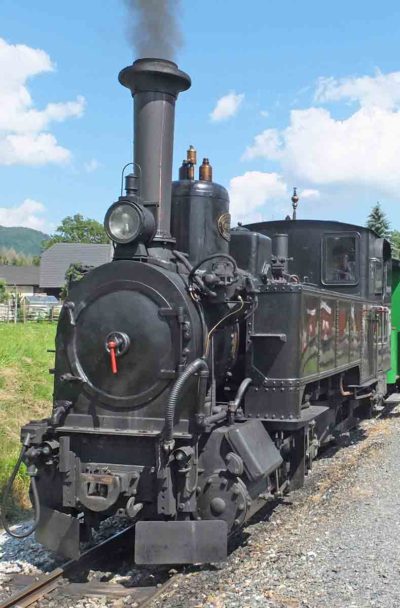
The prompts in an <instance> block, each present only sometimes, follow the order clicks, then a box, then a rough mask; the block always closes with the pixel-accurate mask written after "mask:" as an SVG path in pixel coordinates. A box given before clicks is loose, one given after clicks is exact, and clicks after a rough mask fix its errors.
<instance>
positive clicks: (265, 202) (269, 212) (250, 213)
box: [229, 171, 290, 222]
mask: <svg viewBox="0 0 400 608" xmlns="http://www.w3.org/2000/svg"><path fill="white" fill-rule="evenodd" d="M229 195H230V210H231V214H232V217H233V219H234V220H235V221H244V222H256V221H260V220H262V219H266V218H268V219H271V217H273V216H275V215H276V214H279V218H283V217H284V213H285V211H287V209H288V208H289V205H290V202H289V198H288V196H289V195H288V189H287V186H286V184H285V182H284V181H283V179H282V176H280V175H278V174H277V173H264V172H262V171H247V172H246V173H244V174H243V175H239V176H237V177H234V178H233V179H231V181H230V184H229Z"/></svg>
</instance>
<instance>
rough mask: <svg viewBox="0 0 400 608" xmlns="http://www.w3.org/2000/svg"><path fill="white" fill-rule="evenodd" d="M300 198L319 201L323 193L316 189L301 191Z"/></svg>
mask: <svg viewBox="0 0 400 608" xmlns="http://www.w3.org/2000/svg"><path fill="white" fill-rule="evenodd" d="M299 196H300V198H301V199H317V198H320V196H321V193H320V191H319V190H315V189H314V188H305V189H304V190H301V192H300V193H299Z"/></svg>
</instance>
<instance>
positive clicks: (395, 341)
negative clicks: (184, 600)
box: [387, 259, 400, 390]
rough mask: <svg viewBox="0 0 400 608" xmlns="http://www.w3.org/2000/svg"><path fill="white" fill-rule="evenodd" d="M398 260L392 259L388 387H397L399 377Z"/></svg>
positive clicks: (399, 269) (399, 267)
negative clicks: (390, 365)
mask: <svg viewBox="0 0 400 608" xmlns="http://www.w3.org/2000/svg"><path fill="white" fill-rule="evenodd" d="M399 335H400V260H398V259H393V260H392V331H391V364H392V367H391V369H390V371H389V372H388V375H387V383H388V386H389V388H392V389H393V390H394V389H396V388H397V386H398V384H399V379H400V369H399V368H400V365H399V356H400V344H399Z"/></svg>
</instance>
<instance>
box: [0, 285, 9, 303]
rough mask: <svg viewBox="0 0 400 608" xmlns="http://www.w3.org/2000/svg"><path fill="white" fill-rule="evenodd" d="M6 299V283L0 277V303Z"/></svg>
mask: <svg viewBox="0 0 400 608" xmlns="http://www.w3.org/2000/svg"><path fill="white" fill-rule="evenodd" d="M7 300H8V292H7V283H6V282H5V280H4V279H0V303H1V304H4V302H7Z"/></svg>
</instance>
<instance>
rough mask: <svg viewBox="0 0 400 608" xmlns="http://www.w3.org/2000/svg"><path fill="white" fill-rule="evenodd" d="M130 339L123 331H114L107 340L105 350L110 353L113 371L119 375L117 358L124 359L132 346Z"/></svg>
mask: <svg viewBox="0 0 400 608" xmlns="http://www.w3.org/2000/svg"><path fill="white" fill-rule="evenodd" d="M130 343H131V341H130V338H129V336H128V335H127V334H125V333H124V332H122V331H112V332H110V333H109V334H108V336H107V337H106V339H105V349H106V351H107V352H108V353H110V362H111V371H112V373H113V374H117V373H118V367H117V357H122V355H124V354H125V353H126V352H127V351H128V349H129V346H130Z"/></svg>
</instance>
